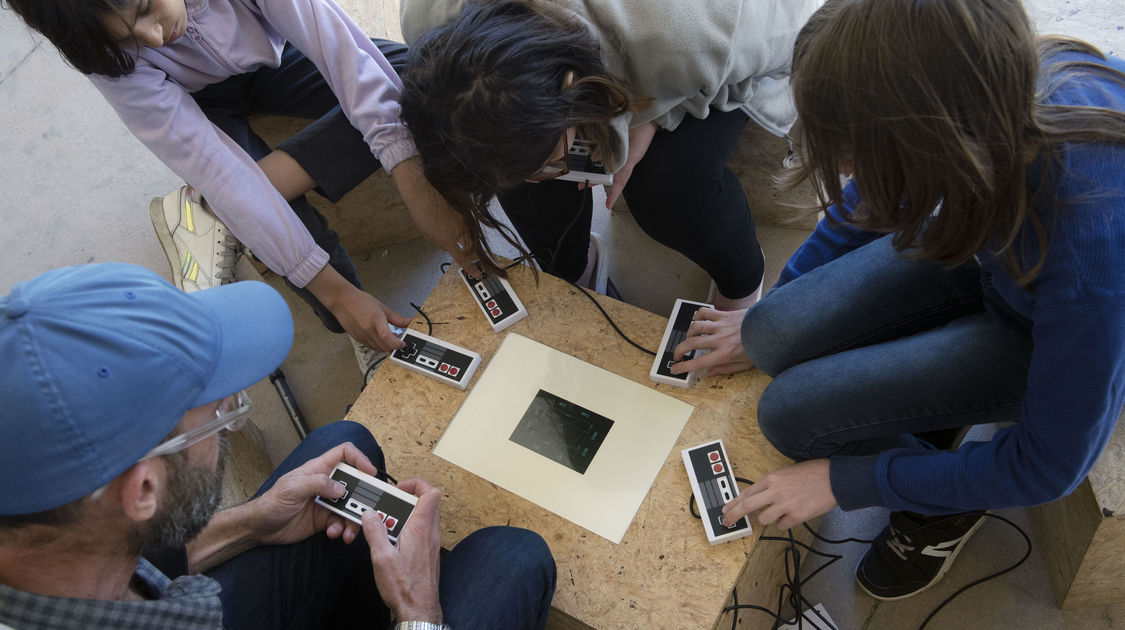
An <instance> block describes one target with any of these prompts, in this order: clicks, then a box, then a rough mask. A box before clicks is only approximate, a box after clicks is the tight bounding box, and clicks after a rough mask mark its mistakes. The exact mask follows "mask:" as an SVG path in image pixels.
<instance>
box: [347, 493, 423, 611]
mask: <svg viewBox="0 0 1125 630" xmlns="http://www.w3.org/2000/svg"><path fill="white" fill-rule="evenodd" d="M398 488H399V489H400V490H403V491H405V492H409V493H410V494H413V495H415V496H417V497H418V504H417V505H415V506H414V512H413V513H412V514H411V515H410V520H408V521H406V526H405V527H403V528H402V533H401V534H400V535H399V537H398V544H397V545H392V544H391V541H390V539H388V538H387V528H386V527H385V526H384V525H383V524H382V523H380V522H379V519H378V518H376V517H375V514H374V513H373V512H372V511H371V510H368V511H367V512H364V513H363V535H364V536H365V537H366V538H367V544H368V546H370V547H371V565H372V567H374V571H375V585H376V586H377V587H378V588H379V595H380V596H381V597H382V598H383V601H384V602H386V603H387V607H389V608H390V609H391V611H392V612H394V614H395V619H398V620H399V621H428V622H430V623H441V622H442V613H441V602H440V601H439V600H438V573H439V570H440V567H441V564H440V559H439V556H438V552H439V551H440V550H441V533H440V532H439V530H438V516H439V514H438V503H439V502H440V501H441V491H440V490H437V489H435V488H434V487H433V486H431V485H430V484H428V483H426V482H425V481H422V480H421V479H407V480H406V481H403V482H402V483H400V484H398Z"/></svg>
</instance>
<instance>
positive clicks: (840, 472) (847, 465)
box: [828, 455, 883, 511]
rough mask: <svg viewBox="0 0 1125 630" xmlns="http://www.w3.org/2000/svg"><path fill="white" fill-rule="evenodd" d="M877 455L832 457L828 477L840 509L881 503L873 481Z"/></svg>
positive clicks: (853, 508) (881, 499) (881, 500)
mask: <svg viewBox="0 0 1125 630" xmlns="http://www.w3.org/2000/svg"><path fill="white" fill-rule="evenodd" d="M878 457H879V456H878V455H863V456H857V457H833V458H832V459H831V460H830V463H829V465H828V478H829V480H830V483H831V484H832V495H833V496H834V497H836V503H837V504H838V505H839V506H840V509H842V510H845V511H847V510H858V509H860V508H866V507H873V506H877V505H883V498H882V497H881V496H879V490H878V488H877V487H876V486H877V484H876V483H875V463H876V460H877V459H878Z"/></svg>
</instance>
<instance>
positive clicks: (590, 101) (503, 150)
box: [401, 0, 633, 274]
mask: <svg viewBox="0 0 1125 630" xmlns="http://www.w3.org/2000/svg"><path fill="white" fill-rule="evenodd" d="M568 76H572V77H573V80H572V81H570V82H569V83H568V82H567V77H568ZM402 80H403V91H402V99H401V103H402V120H403V122H404V123H405V124H406V126H407V128H409V129H410V131H411V133H412V134H413V136H414V142H415V144H416V146H417V147H418V152H419V153H420V154H421V159H422V167H423V172H424V173H425V175H426V178H427V179H428V180H429V181H430V183H431V184H433V186H434V187H435V188H436V189H437V190H438V191H439V192H440V193H441V194H442V196H443V197H445V199H446V201H448V202H449V204H450V205H451V206H452V207H453V208H454V209H455V210H457V212H458V213H460V214H461V215H462V217H463V218H464V219H465V222H466V225H467V226H468V228H469V231H470V233H471V234H472V238H473V245H474V247H475V249H476V251H477V253H478V254H480V256H481V263H482V265H483V266H484V267H485V270H486V271H489V272H491V273H499V274H502V273H503V272H502V270H500V269H499V268H498V267H497V266H496V265H495V264H494V263H493V262H492V261H491V260H490V258H491V255H492V252H491V249H490V248H489V246H488V243H487V242H486V241H485V239H484V237H483V234H482V226H484V227H490V228H493V229H501V228H500V225H499V223H498V222H497V221H496V220H495V219H494V218H493V217H492V216H491V214H490V213H489V211H488V203H489V201H490V200H491V199H492V197H493V196H495V195H496V194H497V193H499V192H502V191H505V190H510V189H512V188H514V187H515V186H517V185H519V184H520V183H522V182H523V181H524V180H525V179H527V178H529V177H531V176H532V175H533V174H534V173H535V172H536V171H538V170H539V168H540V167H541V166H542V165H543V163H544V162H546V161H547V159H548V157H549V156H550V155H551V153H552V151H553V150H554V149H555V148H556V147H557V146H558V144H559V139H560V138H561V137H562V134H564V133H565V132H566V130H567V129H569V128H571V127H576V128H577V130H578V134H579V135H580V136H582V137H583V138H585V139H587V140H590V141H592V142H594V143H596V144H597V145H598V146H599V147H601V149H602V151H604V152H606V154H605V155H604V159H605V160H606V161H609V162H613V161H620V160H623V159H624V156H619V155H614V154H613V153H612V152H613V151H616V150H618V147H617V146H616V144H617V143H616V142H614V141H613V131H612V129H611V128H610V126H609V124H610V121H611V120H612V119H613V118H615V117H616V116H619V115H621V114H623V113H625V112H627V111H630V109H631V105H632V103H633V101H632V97H631V95H630V93H629V90H628V88H627V86H626V85H625V83H624V82H623V81H621V80H619V79H617V78H615V77H613V76H611V75H610V74H609V72H608V70H607V69H606V67H605V64H604V62H603V61H602V56H601V49H600V47H599V45H598V42H597V40H596V39H595V38H594V36H593V35H592V34H591V33H590V31H589V30H588V29H587V28H586V26H585V25H584V24H582V23H580V22H578V21H575V20H573V19H570V18H568V17H567V16H566V15H564V14H562V13H560V12H559V11H558V10H557V9H554V8H551V7H548V6H546V5H544V4H541V3H533V2H530V1H528V0H500V1H476V2H467V3H466V4H465V6H464V7H463V8H462V10H461V12H460V14H459V15H458V16H457V17H456V18H455V19H454V20H453V21H452V22H450V23H448V24H445V25H443V26H440V27H437V28H435V29H433V30H431V31H429V32H428V33H426V34H424V35H423V36H422V37H421V38H419V40H418V41H417V42H415V43H414V45H413V46H411V48H410V52H409V54H408V56H407V64H406V69H405V71H404V72H403V73H402ZM501 233H502V234H503V235H504V238H505V239H507V240H508V242H509V243H511V244H513V245H515V246H516V247H517V248H520V246H519V242H518V240H516V239H515V238H514V236H512V235H510V234H509V233H508V232H507V231H505V230H503V229H501ZM520 249H522V248H520Z"/></svg>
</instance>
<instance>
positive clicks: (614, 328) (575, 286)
mask: <svg viewBox="0 0 1125 630" xmlns="http://www.w3.org/2000/svg"><path fill="white" fill-rule="evenodd" d="M570 286H572V287H574V288H575V289H578V290H579V291H581V292H582V295H585V296H586V297H588V298H590V301H591V302H593V303H594V306H596V307H598V310H599V311H601V312H602V317H604V318H605V320H606V321H607V322H609V325H610V326H612V327H613V330H614V331H615V332H616V333H617V334H618V336H620V337H621V338H622V339H624V340H625V341H627V342H629V345H631V346H633V347H634V348H636V349H637V350H640V351H641V352H643V353H645V354H647V355H651V356H654V357H655V356H656V353H655V352H653V351H652V350H649V349H648V348H645V347H644V346H641V345H640V344H638V343H637V342H635V341H633V340H632V339H630V338H629V337H628V335H626V334H625V333H623V332H621V329H620V328H618V327H617V323H616V322H614V321H613V318H612V317H610V316H609V313H607V312H605V309H604V308H602V305H601V304H598V301H597V300H595V299H594V296H592V295H590V294H589V293H587V292H586V289H583V288H582V287H580V286H578V285H577V284H574V283H573V282H571V283H570Z"/></svg>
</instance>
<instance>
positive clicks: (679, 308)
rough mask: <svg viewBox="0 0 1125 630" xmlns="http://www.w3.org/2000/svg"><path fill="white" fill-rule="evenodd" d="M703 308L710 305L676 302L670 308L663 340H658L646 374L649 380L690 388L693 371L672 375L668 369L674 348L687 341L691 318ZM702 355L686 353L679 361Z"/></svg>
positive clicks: (670, 365)
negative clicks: (657, 347)
mask: <svg viewBox="0 0 1125 630" xmlns="http://www.w3.org/2000/svg"><path fill="white" fill-rule="evenodd" d="M705 306H706V307H710V306H711V305H710V304H704V303H703V302H691V301H688V300H676V305H675V306H673V307H672V316H671V317H669V318H668V326H667V327H665V328H664V338H663V339H661V340H660V348H659V349H658V350H657V351H656V358H655V359H654V360H653V362H652V369H651V370H649V372H648V376H649V378H651V379H652V380H653V381H655V382H657V383H663V384H665V385H674V386H676V387H691V384H692V383H693V382H695V372H694V371H693V372H684V373H683V374H673V373H672V372H671V370H670V368H671V367H672V364H673V363H676V358H675V352H674V351H675V349H676V346H678V345H680V343H682V342H683V341H684V340H685V339H687V332H688V328H690V327H691V321H692V320H691V318H692V317H693V316H694V315H695V312H696V311H698V310H699V309H701V308H703V307H705ZM703 354H705V353H704V352H702V351H700V352H695V351H692V352H688V353H687V354H685V355H684V357H683V359H681V361H687V360H688V359H693V358H695V357H697V356H702V355H703Z"/></svg>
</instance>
